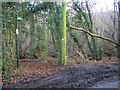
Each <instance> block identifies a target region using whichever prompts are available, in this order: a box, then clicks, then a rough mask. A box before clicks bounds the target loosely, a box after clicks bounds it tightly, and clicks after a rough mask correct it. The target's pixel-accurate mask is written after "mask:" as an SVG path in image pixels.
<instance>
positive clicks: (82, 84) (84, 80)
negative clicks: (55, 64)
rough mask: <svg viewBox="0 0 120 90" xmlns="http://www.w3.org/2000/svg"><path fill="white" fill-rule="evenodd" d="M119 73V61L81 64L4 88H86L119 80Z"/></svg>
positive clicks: (7, 85)
mask: <svg viewBox="0 0 120 90" xmlns="http://www.w3.org/2000/svg"><path fill="white" fill-rule="evenodd" d="M118 72H120V71H119V69H118V61H115V62H108V61H104V62H101V61H99V62H80V63H79V64H74V65H72V66H70V67H66V68H65V69H63V70H57V71H56V72H53V73H51V74H49V75H46V76H42V77H38V78H36V79H35V77H31V79H29V80H28V79H22V80H21V81H18V82H16V83H11V84H5V85H3V88H8V87H9V88H86V87H91V86H94V85H95V84H96V83H97V82H100V81H103V80H107V79H109V78H112V77H117V78H118ZM118 79H119V78H118Z"/></svg>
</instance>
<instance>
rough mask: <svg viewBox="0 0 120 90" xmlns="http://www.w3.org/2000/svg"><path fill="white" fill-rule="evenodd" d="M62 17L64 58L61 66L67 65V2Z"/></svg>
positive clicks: (63, 4) (63, 5) (64, 2)
mask: <svg viewBox="0 0 120 90" xmlns="http://www.w3.org/2000/svg"><path fill="white" fill-rule="evenodd" d="M62 15H63V21H62V25H63V29H62V49H61V50H62V55H61V56H62V57H61V64H62V65H66V64H67V62H66V0H63V2H62Z"/></svg>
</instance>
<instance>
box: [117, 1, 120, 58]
mask: <svg viewBox="0 0 120 90" xmlns="http://www.w3.org/2000/svg"><path fill="white" fill-rule="evenodd" d="M118 10H119V15H118V44H120V1H119V2H118ZM117 49H118V59H119V60H120V46H117Z"/></svg>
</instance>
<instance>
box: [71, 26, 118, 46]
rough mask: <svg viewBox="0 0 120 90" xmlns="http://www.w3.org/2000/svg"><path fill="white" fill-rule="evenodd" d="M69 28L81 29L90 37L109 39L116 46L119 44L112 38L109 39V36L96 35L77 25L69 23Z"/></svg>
mask: <svg viewBox="0 0 120 90" xmlns="http://www.w3.org/2000/svg"><path fill="white" fill-rule="evenodd" d="M70 28H72V29H75V30H79V31H83V32H85V33H87V34H89V35H90V36H92V37H97V38H100V39H103V40H107V41H110V42H111V43H113V44H116V45H117V46H120V44H118V43H117V42H115V41H113V40H111V39H109V38H106V37H102V36H100V35H96V34H93V33H90V32H89V31H87V30H85V29H83V28H78V27H74V26H71V25H70Z"/></svg>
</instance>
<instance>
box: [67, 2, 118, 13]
mask: <svg viewBox="0 0 120 90" xmlns="http://www.w3.org/2000/svg"><path fill="white" fill-rule="evenodd" d="M70 1H71V0H67V2H70ZM80 1H89V3H90V4H91V5H93V4H94V5H93V8H92V10H93V12H101V11H103V12H106V11H108V10H113V7H114V0H80ZM115 2H116V5H117V2H118V0H115Z"/></svg>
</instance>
